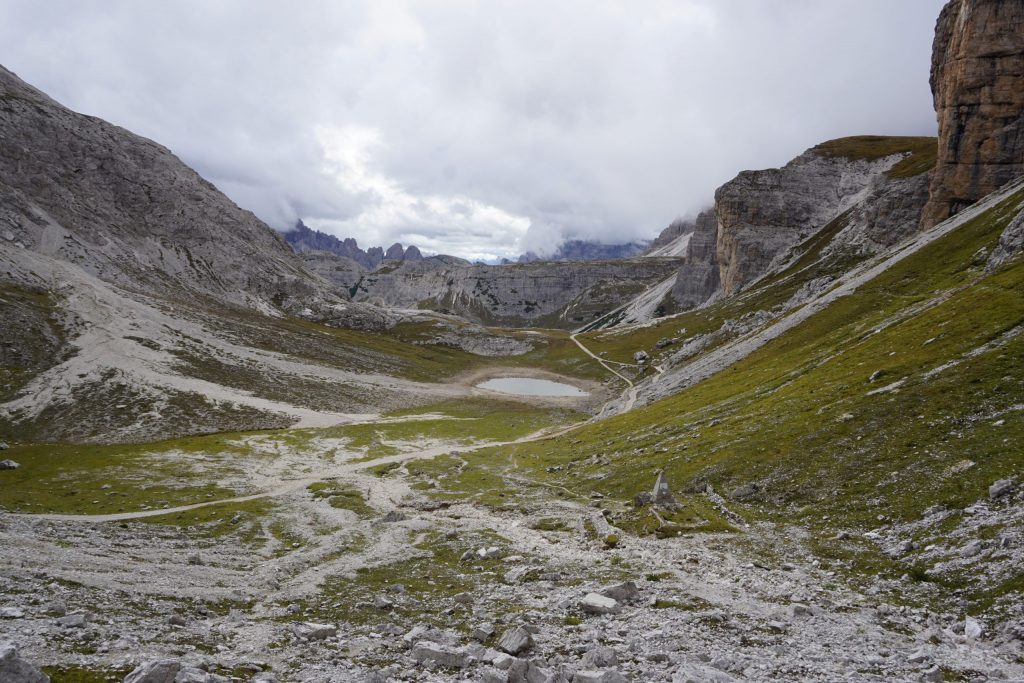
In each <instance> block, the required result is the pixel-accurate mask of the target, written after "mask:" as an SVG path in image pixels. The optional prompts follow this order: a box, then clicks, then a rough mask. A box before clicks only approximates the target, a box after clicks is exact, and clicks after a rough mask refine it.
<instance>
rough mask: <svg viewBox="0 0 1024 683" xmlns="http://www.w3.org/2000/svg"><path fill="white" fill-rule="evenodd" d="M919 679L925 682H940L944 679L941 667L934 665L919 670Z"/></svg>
mask: <svg viewBox="0 0 1024 683" xmlns="http://www.w3.org/2000/svg"><path fill="white" fill-rule="evenodd" d="M921 680H922V681H926V683H942V681H944V680H945V676H944V675H943V673H942V669H940V668H939V666H938V665H935V666H933V667H931V668H930V669H925V670H924V671H922V672H921Z"/></svg>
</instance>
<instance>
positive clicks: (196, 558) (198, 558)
mask: <svg viewBox="0 0 1024 683" xmlns="http://www.w3.org/2000/svg"><path fill="white" fill-rule="evenodd" d="M188 563H189V564H192V565H200V564H202V563H203V557H202V555H200V554H199V553H192V554H191V555H189V556H188Z"/></svg>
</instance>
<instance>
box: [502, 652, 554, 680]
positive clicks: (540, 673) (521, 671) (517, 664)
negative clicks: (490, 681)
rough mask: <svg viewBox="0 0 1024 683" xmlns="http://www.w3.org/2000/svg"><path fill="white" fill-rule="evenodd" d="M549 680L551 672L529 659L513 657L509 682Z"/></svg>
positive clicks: (509, 669) (509, 671)
mask: <svg viewBox="0 0 1024 683" xmlns="http://www.w3.org/2000/svg"><path fill="white" fill-rule="evenodd" d="M549 680H551V676H550V674H549V672H547V671H545V670H544V669H542V668H541V667H540V666H538V665H537V664H536V663H535V662H532V661H530V660H529V659H522V658H516V659H513V660H512V664H511V666H509V668H508V683H548V681H549Z"/></svg>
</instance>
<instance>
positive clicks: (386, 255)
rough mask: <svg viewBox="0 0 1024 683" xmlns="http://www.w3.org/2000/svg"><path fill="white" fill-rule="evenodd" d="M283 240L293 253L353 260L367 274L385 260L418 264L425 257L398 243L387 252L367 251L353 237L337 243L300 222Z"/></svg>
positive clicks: (335, 239) (414, 249)
mask: <svg viewBox="0 0 1024 683" xmlns="http://www.w3.org/2000/svg"><path fill="white" fill-rule="evenodd" d="M284 238H285V240H287V241H288V244H290V245H292V249H294V250H295V251H297V252H299V253H302V252H305V251H326V252H330V253H332V254H337V255H338V256H344V257H346V258H350V259H352V260H353V261H355V262H356V263H358V264H359V265H361V266H363V267H364V268H366V269H368V270H373V269H374V268H376V267H377V266H379V265H380V263H381V261H384V260H390V261H419V260H420V259H422V258H423V254H422V253H420V250H419V249H417V248H416V247H414V246H410V247H409V248H405V247H403V246H402V245H401V244H399V243H398V242H395V243H394V244H392V245H391V246H390V247H388V250H387V251H384V249H383V248H382V247H370V248H369V249H367V250H365V251H364V250H363V249H361V248H360V247H359V244H358V243H357V242H356V241H355V240H354V239H352V238H351V237H346V238H345V239H338V238H337V237H335V236H334V235H328V234H327V233H323V232H320V231H319V230H313V229H311V228H310V227H309V226H307V225H306V224H305V223H303V222H302V220H301V219H300V220H298V221H296V223H295V227H294V228H293V229H292V230H291V231H289V232H286V233H285V234H284Z"/></svg>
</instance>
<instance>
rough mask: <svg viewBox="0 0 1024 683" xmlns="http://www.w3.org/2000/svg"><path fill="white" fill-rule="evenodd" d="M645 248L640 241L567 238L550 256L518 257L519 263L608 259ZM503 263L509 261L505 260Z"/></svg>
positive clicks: (528, 253)
mask: <svg viewBox="0 0 1024 683" xmlns="http://www.w3.org/2000/svg"><path fill="white" fill-rule="evenodd" d="M646 248H647V245H646V244H645V243H642V242H626V243H625V244H602V243H600V242H592V241H589V240H569V241H567V242H563V243H562V244H561V246H559V247H558V249H556V250H555V252H554V253H553V254H551V255H550V256H543V257H542V256H538V255H537V254H535V253H533V252H532V251H531V252H527V253H525V254H523V255H522V256H520V257H519V260H518V262H519V263H533V262H534V261H605V260H609V259H625V258H632V257H633V256H637V255H639V254H641V253H643V251H644V250H645V249H646ZM504 263H506V264H507V263H509V262H508V261H505V262H504Z"/></svg>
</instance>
